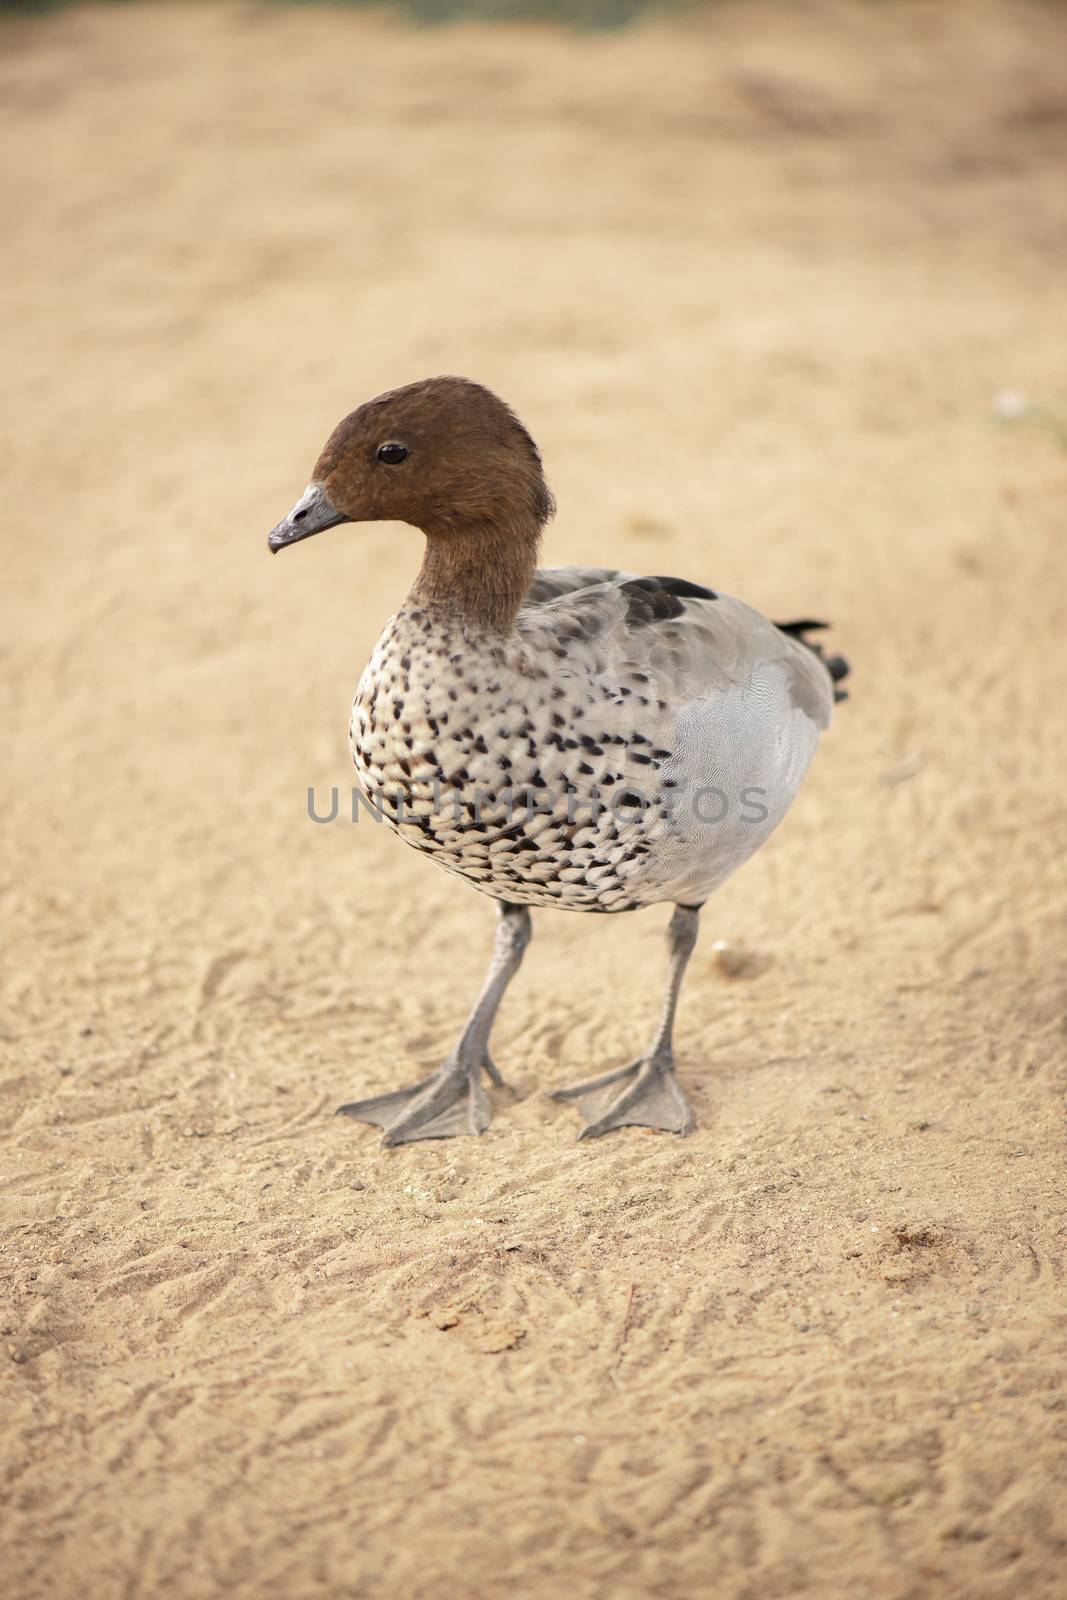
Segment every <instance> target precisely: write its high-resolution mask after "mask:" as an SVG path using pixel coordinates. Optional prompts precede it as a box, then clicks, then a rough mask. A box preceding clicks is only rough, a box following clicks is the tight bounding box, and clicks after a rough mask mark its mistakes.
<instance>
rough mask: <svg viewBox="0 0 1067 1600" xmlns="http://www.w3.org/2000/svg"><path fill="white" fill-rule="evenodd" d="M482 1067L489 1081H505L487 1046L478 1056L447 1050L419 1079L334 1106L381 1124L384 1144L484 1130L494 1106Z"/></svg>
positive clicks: (345, 1113)
mask: <svg viewBox="0 0 1067 1600" xmlns="http://www.w3.org/2000/svg"><path fill="white" fill-rule="evenodd" d="M483 1068H484V1069H485V1071H486V1072H487V1073H488V1074H489V1077H490V1078H491V1079H492V1081H493V1083H495V1084H497V1085H500V1084H502V1083H503V1081H504V1080H503V1079H502V1078H501V1076H500V1073H499V1072H498V1071H497V1069H496V1067H495V1065H494V1064H493V1061H492V1058H491V1057H490V1056H489V1054H488V1052H486V1053H485V1054H484V1055H483V1056H482V1058H481V1059H480V1060H478V1059H467V1060H464V1059H463V1058H462V1057H460V1056H458V1055H456V1056H450V1057H449V1059H448V1060H447V1061H446V1062H445V1063H444V1064H443V1065H442V1066H440V1067H438V1069H437V1071H436V1072H435V1073H434V1074H433V1076H432V1077H429V1078H424V1079H423V1080H422V1082H421V1083H413V1084H412V1085H411V1086H410V1088H407V1089H393V1090H392V1091H391V1092H390V1093H389V1094H378V1095H374V1096H372V1098H371V1099H369V1100H352V1101H350V1102H349V1103H348V1104H347V1105H343V1106H338V1108H337V1115H338V1116H339V1117H354V1118H355V1120H356V1121H357V1122H373V1123H374V1124H375V1125H376V1126H377V1127H379V1128H382V1129H384V1133H383V1136H382V1144H383V1145H387V1146H388V1145H398V1144H413V1143H414V1141H415V1140H416V1139H454V1138H456V1137H457V1136H459V1135H462V1134H476V1133H484V1132H485V1130H486V1128H488V1126H489V1123H490V1121H491V1120H492V1112H491V1109H490V1105H489V1096H488V1095H487V1094H486V1092H485V1087H484V1085H483V1083H482V1069H483Z"/></svg>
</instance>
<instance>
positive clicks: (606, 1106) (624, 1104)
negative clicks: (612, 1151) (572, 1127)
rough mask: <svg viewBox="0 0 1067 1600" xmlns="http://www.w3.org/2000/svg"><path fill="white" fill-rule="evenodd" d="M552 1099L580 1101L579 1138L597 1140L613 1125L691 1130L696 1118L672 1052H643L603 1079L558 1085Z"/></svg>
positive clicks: (674, 1131)
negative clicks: (680, 1083)
mask: <svg viewBox="0 0 1067 1600" xmlns="http://www.w3.org/2000/svg"><path fill="white" fill-rule="evenodd" d="M552 1098H553V1100H576V1101H577V1102H578V1109H579V1111H580V1112H581V1113H582V1116H583V1117H585V1118H586V1119H587V1120H586V1125H585V1127H584V1128H583V1129H582V1131H581V1133H580V1134H579V1135H578V1137H579V1139H597V1138H599V1137H600V1135H601V1134H602V1133H610V1132H611V1130H612V1128H628V1127H639V1128H662V1129H664V1131H665V1132H667V1133H681V1134H686V1133H692V1131H693V1129H694V1128H695V1127H696V1118H695V1117H694V1116H693V1113H692V1111H691V1109H690V1107H689V1102H688V1100H687V1099H686V1098H685V1095H684V1094H683V1093H682V1091H681V1089H680V1088H679V1087H678V1080H677V1078H676V1077H675V1075H674V1062H673V1060H672V1059H671V1057H670V1056H642V1057H641V1058H640V1060H638V1061H633V1062H631V1064H630V1065H629V1066H628V1067H617V1068H616V1070H615V1071H614V1072H605V1073H604V1075H603V1076H602V1077H600V1078H590V1079H589V1081H588V1082H587V1083H576V1084H574V1085H572V1087H570V1088H568V1089H556V1090H555V1092H554V1093H553V1095H552Z"/></svg>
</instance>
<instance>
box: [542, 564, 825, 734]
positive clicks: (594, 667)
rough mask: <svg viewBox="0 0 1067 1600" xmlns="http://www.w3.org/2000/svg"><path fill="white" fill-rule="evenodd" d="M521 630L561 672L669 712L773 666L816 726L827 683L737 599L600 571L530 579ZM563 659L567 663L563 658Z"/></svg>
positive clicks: (801, 645)
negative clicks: (551, 651)
mask: <svg viewBox="0 0 1067 1600" xmlns="http://www.w3.org/2000/svg"><path fill="white" fill-rule="evenodd" d="M523 611H524V613H525V615H524V617H523V619H522V622H521V623H520V625H523V624H524V631H526V632H528V634H529V635H530V636H531V642H535V641H536V640H537V639H540V641H542V642H543V643H544V644H546V645H548V646H550V647H552V646H555V647H556V648H555V654H556V656H557V659H558V660H559V662H560V668H561V670H562V671H563V672H564V673H565V674H566V673H567V669H568V667H570V668H571V669H572V670H574V671H576V672H577V673H579V674H580V675H583V676H584V675H587V674H590V673H592V674H593V675H595V676H596V677H597V678H599V679H600V680H601V683H602V686H603V688H604V690H605V691H607V692H609V693H614V694H615V695H617V696H618V697H620V698H623V699H629V698H630V697H631V696H636V699H637V703H638V704H640V703H641V702H642V701H651V702H653V703H655V705H656V707H657V709H663V710H665V711H669V712H671V713H677V712H678V711H679V710H681V708H682V707H683V706H685V705H686V704H688V703H689V702H690V701H692V700H701V701H703V700H707V699H709V697H714V696H715V695H716V694H719V693H722V692H724V691H726V690H729V689H735V688H736V689H742V690H743V689H744V688H745V686H746V685H750V684H751V682H752V680H753V677H754V676H757V677H758V676H761V675H762V674H763V673H764V672H765V671H767V670H768V669H771V668H773V669H774V670H775V671H776V673H777V674H778V675H779V676H780V677H781V679H782V680H783V682H784V684H785V686H786V688H787V691H788V697H789V700H790V702H791V704H793V705H794V706H796V707H798V708H799V709H800V710H801V711H803V712H804V713H805V714H806V715H807V716H808V717H809V718H810V719H811V720H812V721H813V722H814V723H815V724H816V726H817V727H819V728H825V727H826V726H827V724H828V723H829V720H830V711H831V707H832V705H833V698H834V693H833V678H832V676H831V672H830V670H829V668H828V666H827V665H826V664H824V662H823V661H822V660H821V659H820V658H819V656H818V654H817V653H816V652H815V651H814V650H813V649H812V647H811V646H810V645H808V644H806V643H805V642H804V641H803V640H802V639H800V638H796V637H793V636H791V635H790V634H788V633H784V632H783V631H782V630H781V629H780V628H778V627H777V626H776V625H775V624H774V623H773V622H771V621H770V620H769V619H768V618H767V617H764V616H762V615H761V613H760V612H758V611H754V610H753V609H752V607H751V606H747V605H745V604H744V602H743V601H741V600H735V599H732V598H731V597H730V596H729V595H724V594H718V593H717V592H716V591H715V590H712V589H707V588H704V587H703V586H701V585H698V584H694V583H689V582H687V581H686V580H684V579H678V578H635V577H633V576H631V574H629V573H626V572H612V571H607V570H605V569H604V568H598V567H557V568H548V569H546V570H544V571H541V572H538V573H537V574H536V576H535V578H534V581H533V583H532V585H531V587H530V590H529V593H528V595H527V600H526V602H525V604H524V607H523ZM568 658H569V659H568Z"/></svg>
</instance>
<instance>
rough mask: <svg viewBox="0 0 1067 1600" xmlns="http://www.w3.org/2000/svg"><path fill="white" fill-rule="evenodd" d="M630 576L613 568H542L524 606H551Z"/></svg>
mask: <svg viewBox="0 0 1067 1600" xmlns="http://www.w3.org/2000/svg"><path fill="white" fill-rule="evenodd" d="M629 576H630V575H629V573H627V572H619V571H617V570H616V569H615V568H613V567H542V568H540V569H539V570H538V571H537V572H535V573H534V576H533V582H532V583H531V584H530V587H529V589H527V591H526V598H525V600H524V601H523V605H524V606H544V605H551V604H552V602H553V601H555V600H561V599H562V598H563V597H564V595H569V594H575V593H577V592H578V591H579V590H581V589H589V588H592V587H593V585H594V584H602V583H610V582H612V581H613V580H615V579H618V580H622V579H624V578H628V577H629Z"/></svg>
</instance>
